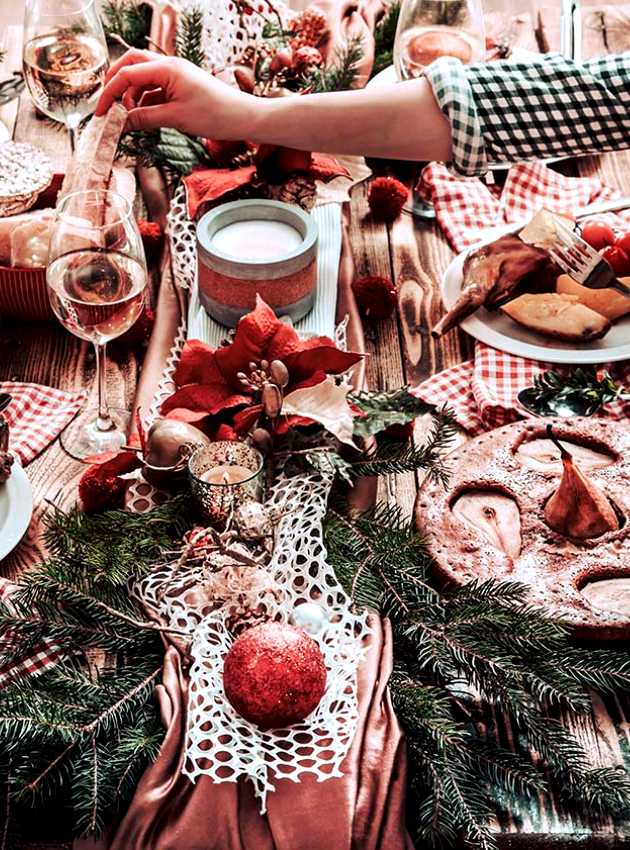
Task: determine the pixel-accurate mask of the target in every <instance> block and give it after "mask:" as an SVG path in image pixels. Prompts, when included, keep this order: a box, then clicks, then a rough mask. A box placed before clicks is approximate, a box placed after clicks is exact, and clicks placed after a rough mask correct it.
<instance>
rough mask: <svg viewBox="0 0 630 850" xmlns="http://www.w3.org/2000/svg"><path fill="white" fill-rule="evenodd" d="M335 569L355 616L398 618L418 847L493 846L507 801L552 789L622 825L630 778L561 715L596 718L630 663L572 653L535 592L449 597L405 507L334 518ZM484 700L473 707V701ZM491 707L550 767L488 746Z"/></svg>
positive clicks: (493, 590)
mask: <svg viewBox="0 0 630 850" xmlns="http://www.w3.org/2000/svg"><path fill="white" fill-rule="evenodd" d="M326 542H327V547H328V553H329V558H330V559H331V561H332V563H333V565H334V566H335V569H336V572H337V575H338V578H339V579H340V581H341V582H342V583H343V584H344V586H345V587H346V588H347V590H348V592H349V593H350V594H351V596H352V597H353V598H354V599H355V601H356V602H357V604H361V605H370V606H372V607H375V608H377V609H378V610H380V611H381V612H382V613H383V614H384V615H387V616H388V617H389V618H390V621H391V623H392V629H393V635H394V658H395V660H396V665H395V669H394V673H393V675H392V678H391V680H390V688H391V692H392V697H393V701H394V705H395V707H396V711H397V714H398V716H399V718H400V720H401V722H402V724H403V726H404V728H405V733H406V737H407V744H408V751H409V758H410V773H411V779H410V785H409V793H410V795H411V801H410V806H409V812H410V826H411V828H412V830H413V833H414V838H415V841H416V846H418V847H420V846H426V845H427V844H429V845H431V846H439V845H446V846H453V845H454V844H456V843H457V842H458V841H459V840H463V842H464V844H465V845H466V846H471V847H478V848H479V847H480V848H492V847H493V846H494V838H493V835H492V832H491V830H490V827H489V819H490V813H491V812H492V811H494V808H493V805H494V802H495V796H496V795H498V794H500V793H501V792H502V791H507V792H509V793H510V794H514V793H517V794H521V795H524V796H535V795H537V794H540V793H542V792H544V791H546V790H547V784H548V779H547V776H550V777H551V778H552V783H553V786H554V790H555V791H556V792H557V794H558V796H559V797H560V799H561V800H562V801H563V803H564V804H565V805H572V806H573V808H577V809H578V810H579V811H580V812H582V814H585V815H589V814H590V815H593V814H602V813H605V814H606V815H608V816H610V815H612V816H621V815H623V814H625V813H626V811H627V809H628V803H629V801H630V782H629V781H628V777H627V775H626V774H625V772H624V771H623V770H621V769H619V768H605V769H593V768H592V767H591V766H590V764H589V761H588V758H587V755H586V753H585V752H584V750H583V748H582V747H581V745H580V744H579V742H578V741H577V740H576V739H575V738H574V737H573V736H572V735H571V733H570V732H569V731H568V730H567V728H566V727H565V726H564V725H563V724H562V723H561V722H560V721H559V720H558V719H557V718H556V717H555V716H554V715H553V712H554V711H557V710H558V709H562V711H564V712H566V713H567V714H568V715H577V714H585V713H587V712H588V711H589V710H590V700H589V695H588V692H587V690H586V689H587V688H588V687H592V686H593V685H596V683H597V682H600V683H601V685H602V689H603V690H604V691H609V690H611V689H617V690H619V689H624V690H630V680H629V679H628V676H629V674H630V661H629V660H628V658H627V656H625V655H624V654H623V653H620V652H615V651H609V650H598V651H597V652H596V656H597V657H596V659H595V660H593V652H592V650H590V649H589V650H582V649H579V648H577V647H575V646H572V645H571V644H570V643H569V641H568V638H567V633H566V630H565V628H564V626H563V625H562V624H561V623H558V622H556V621H554V620H553V619H551V618H549V617H548V616H546V615H544V614H542V613H540V612H539V611H536V610H534V609H532V608H531V607H530V606H529V605H528V603H527V599H526V595H527V588H526V587H524V586H523V585H519V584H515V583H510V582H501V583H498V582H496V581H489V582H482V583H480V582H471V583H470V584H468V585H466V586H465V587H463V588H461V589H458V590H451V591H448V592H447V591H438V590H437V589H436V588H435V586H434V584H433V582H432V580H431V560H430V558H429V556H428V554H427V552H426V550H425V548H424V545H423V543H422V540H421V538H420V536H419V535H418V534H417V532H416V531H415V529H414V528H413V526H412V524H411V523H410V522H409V521H407V520H406V519H405V518H404V517H402V516H401V514H400V512H399V511H398V509H396V508H392V507H387V506H380V507H377V508H376V509H375V510H373V511H371V512H369V513H368V514H364V515H360V516H349V515H347V514H342V513H339V512H337V511H331V512H330V514H329V516H328V520H327V525H326ZM473 694H474V695H475V696H474V698H473ZM479 698H481V699H482V700H483V701H485V703H487V704H491V705H495V706H497V707H498V708H499V709H500V710H502V711H503V712H505V713H506V714H507V715H508V716H509V717H510V718H511V723H512V725H513V728H514V729H515V730H517V732H518V733H519V734H520V736H521V737H522V739H523V741H525V742H527V743H528V744H529V745H530V747H531V748H532V749H534V750H535V751H536V752H537V753H538V754H539V755H540V757H541V759H542V764H536V763H534V762H533V761H532V760H531V759H530V758H529V757H528V756H527V754H526V753H521V752H518V751H517V752H513V751H511V750H508V749H505V748H504V747H503V746H501V745H500V744H499V742H497V741H494V740H491V739H487V738H484V737H480V736H479V735H478V734H477V733H476V732H475V731H474V726H473V724H472V723H471V719H474V718H475V717H476V716H477V715H478V714H479V709H480V704H479V702H478V700H479Z"/></svg>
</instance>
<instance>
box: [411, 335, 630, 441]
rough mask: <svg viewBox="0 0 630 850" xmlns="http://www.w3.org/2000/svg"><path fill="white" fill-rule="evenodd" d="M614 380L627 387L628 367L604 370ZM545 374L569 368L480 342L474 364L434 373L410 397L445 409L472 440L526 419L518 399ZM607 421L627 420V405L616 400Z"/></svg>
mask: <svg viewBox="0 0 630 850" xmlns="http://www.w3.org/2000/svg"><path fill="white" fill-rule="evenodd" d="M602 368H606V369H607V370H608V371H609V372H610V374H611V375H612V377H613V378H614V379H615V380H616V381H617V382H618V383H621V384H623V385H625V386H628V385H629V384H630V363H628V362H625V363H613V364H610V365H604V366H602ZM547 369H553V370H554V371H556V372H559V373H560V374H568V373H569V372H570V371H571V367H569V366H555V365H552V364H551V363H543V362H540V361H537V360H528V359H527V358H525V357H515V356H514V355H513V354H506V353H505V352H503V351H497V350H496V349H495V348H491V347H490V346H489V345H485V344H484V343H483V342H477V343H475V359H474V360H466V361H465V362H464V363H458V364H457V366H453V367H451V368H450V369H445V370H444V371H443V372H438V373H437V375H432V377H430V378H428V379H427V380H426V381H424V382H423V383H422V384H420V386H418V387H416V389H415V391H414V393H415V395H417V396H419V397H420V398H422V399H424V401H427V402H430V403H431V404H436V405H438V407H441V406H444V405H446V406H448V407H449V409H450V410H451V411H452V413H453V415H454V417H455V420H456V421H457V423H458V425H460V426H461V427H462V428H464V430H466V431H468V433H469V434H471V435H475V434H479V433H481V432H482V431H485V430H489V429H491V428H499V427H500V426H501V425H507V424H508V423H509V422H515V421H516V420H517V419H522V418H523V417H526V416H527V415H528V414H527V412H526V411H525V410H524V409H523V408H522V407H520V406H519V404H518V403H517V400H516V396H517V395H518V393H519V392H520V390H522V389H524V388H525V387H530V386H531V385H532V384H533V382H534V378H535V377H536V375H539V374H540V373H541V372H544V371H546V370H547ZM600 415H601V416H606V417H608V418H610V419H616V420H621V419H628V418H630V403H629V402H620V401H616V402H614V403H612V404H607V405H606V406H605V407H604V408H602V410H601V412H600Z"/></svg>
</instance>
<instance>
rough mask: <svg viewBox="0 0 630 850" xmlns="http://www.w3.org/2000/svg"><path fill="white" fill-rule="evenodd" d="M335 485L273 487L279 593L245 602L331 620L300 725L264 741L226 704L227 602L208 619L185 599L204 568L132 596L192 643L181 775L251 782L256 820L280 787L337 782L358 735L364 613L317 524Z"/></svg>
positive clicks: (284, 482)
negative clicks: (323, 677) (314, 696)
mask: <svg viewBox="0 0 630 850" xmlns="http://www.w3.org/2000/svg"><path fill="white" fill-rule="evenodd" d="M331 484H332V479H331V478H330V477H327V476H323V475H320V474H313V475H305V476H299V477H293V478H281V479H280V480H279V481H278V483H277V484H276V485H275V486H274V487H273V488H272V491H271V493H270V496H269V499H268V500H267V504H268V505H269V506H270V507H271V508H272V509H273V511H274V512H275V513H276V515H280V516H281V519H280V520H279V523H278V526H277V529H276V536H275V545H274V550H273V554H272V556H271V561H270V563H269V565H268V567H267V569H268V571H269V572H270V574H271V575H272V576H273V579H274V581H275V583H276V586H277V589H278V592H277V593H276V594H275V595H274V596H273V597H272V598H270V596H269V594H265V595H264V596H262V597H261V598H260V601H259V600H258V599H256V600H254V601H253V602H252V603H251V604H252V608H255V609H256V610H257V611H258V610H259V608H260V607H264V608H265V610H266V613H267V614H268V616H269V617H270V618H273V619H276V620H279V621H282V622H288V621H289V618H290V616H291V612H292V611H293V609H294V607H295V605H297V604H298V603H300V602H307V601H308V602H316V603H317V604H319V605H321V606H322V607H323V608H324V610H325V611H326V613H327V615H328V618H329V621H328V624H327V625H326V626H325V627H324V629H323V630H322V631H321V632H320V633H319V634H318V635H316V636H315V638H314V639H315V640H316V641H317V642H318V644H319V647H320V649H321V651H322V654H323V656H324V660H325V664H326V670H327V686H326V692H325V694H324V696H323V698H322V700H321V702H320V703H319V705H318V707H317V708H316V709H315V711H314V712H313V713H312V714H311V715H310V716H309V717H307V718H306V719H305V720H304V721H303V722H301V723H297V724H295V725H293V726H291V727H288V728H286V729H274V730H270V731H266V732H263V731H261V730H260V729H259V728H258V727H257V726H255V725H254V724H252V723H249V722H248V721H246V720H244V719H243V718H242V717H241V716H240V715H239V714H237V712H236V711H235V710H234V709H233V708H232V706H231V705H230V703H229V702H228V701H227V699H226V697H225V693H224V689H223V659H224V657H225V655H226V654H227V652H228V651H229V648H230V646H231V644H232V641H233V638H232V636H231V635H230V632H229V631H228V629H227V628H226V627H225V620H226V617H227V616H228V615H229V609H230V604H231V603H229V602H228V603H227V604H225V605H224V606H223V607H221V608H218V609H216V610H214V611H211V612H210V613H208V611H207V609H208V604H207V599H205V597H204V595H203V593H199V592H194V593H190V592H188V593H187V592H186V591H187V590H189V589H190V587H191V586H197V587H199V586H201V587H203V584H204V582H205V581H207V580H208V576H206V575H204V572H203V567H202V566H195V567H192V568H190V567H188V568H185V569H183V570H182V569H181V568H180V569H178V570H177V573H176V575H175V574H174V570H175V569H177V568H175V567H173V566H172V565H168V566H167V567H164V568H160V569H158V570H156V571H155V572H153V573H152V574H151V575H149V576H148V577H147V578H145V579H143V580H142V582H141V584H140V585H139V587H138V588H137V589H136V592H137V593H138V595H139V596H140V597H141V599H142V600H143V602H144V603H145V604H146V605H148V606H149V607H150V608H151V609H153V610H154V611H159V613H160V615H161V618H162V619H163V620H164V621H165V622H166V623H167V624H168V625H169V626H171V627H173V628H176V629H178V630H181V631H184V632H185V633H186V634H188V635H189V636H190V638H191V641H192V644H191V655H192V659H193V661H192V665H191V667H190V671H189V676H190V686H189V692H188V734H187V740H186V758H185V760H184V766H183V772H184V774H185V775H186V776H188V777H189V778H190V779H191V780H192V781H193V782H194V781H195V780H196V779H197V778H198V777H199V776H209V777H210V778H211V779H212V781H213V782H217V783H219V782H236V781H237V780H238V779H241V778H243V777H246V778H249V779H251V781H252V782H253V784H254V789H255V793H256V796H257V798H258V800H259V803H260V808H261V811H262V812H264V811H266V799H267V794H268V793H269V792H272V791H273V790H274V788H275V785H276V783H277V782H278V781H279V780H291V781H292V782H299V781H300V779H301V777H302V776H303V775H304V774H313V775H315V776H316V777H317V780H318V781H320V782H322V781H324V780H326V779H330V778H332V777H339V776H341V775H342V772H341V764H342V762H343V760H344V758H345V756H346V754H347V752H348V750H349V748H350V746H351V744H352V740H353V738H354V735H355V732H356V727H357V720H358V708H357V667H358V664H359V663H360V661H361V660H362V658H363V656H364V647H365V640H366V638H367V635H368V634H369V629H368V626H367V614H366V613H365V612H363V613H361V614H357V613H355V612H354V611H353V609H352V607H351V603H350V599H349V597H348V596H347V595H346V593H345V592H344V590H343V588H342V587H341V586H340V585H339V583H338V582H337V578H336V576H335V573H334V570H333V569H332V567H331V566H330V565H329V564H328V561H327V556H326V548H325V546H324V541H323V529H322V522H323V519H324V516H325V514H326V506H327V502H328V496H329V492H330V487H331ZM166 586H168V594H167V595H164V594H163V589H164V587H166ZM178 589H180V590H179V592H178Z"/></svg>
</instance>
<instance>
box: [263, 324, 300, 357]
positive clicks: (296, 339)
mask: <svg viewBox="0 0 630 850" xmlns="http://www.w3.org/2000/svg"><path fill="white" fill-rule="evenodd" d="M303 344H304V343H303V341H302V340H301V339H300V336H299V334H298V332H297V331H296V330H295V328H294V327H293V325H288V324H286V322H278V329H277V330H276V332H275V334H274V335H273V338H272V339H271V340H270V341H269V343H268V345H267V351H266V354H265V356H266V358H267V360H269V361H271V360H282V361H284V358H285V357H286V356H287V355H288V354H292V353H293V352H294V351H301V350H302V345H303Z"/></svg>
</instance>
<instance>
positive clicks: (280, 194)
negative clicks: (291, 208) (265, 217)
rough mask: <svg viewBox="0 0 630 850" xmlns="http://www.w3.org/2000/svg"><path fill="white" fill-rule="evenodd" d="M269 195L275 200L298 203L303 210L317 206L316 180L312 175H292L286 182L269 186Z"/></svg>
mask: <svg viewBox="0 0 630 850" xmlns="http://www.w3.org/2000/svg"><path fill="white" fill-rule="evenodd" d="M269 190H270V191H269V195H270V197H271V198H272V199H273V200H275V201H282V202H283V203H285V204H297V205H298V206H299V207H302V209H303V210H310V209H312V208H313V207H314V206H315V181H314V180H312V179H311V178H310V177H304V176H299V177H291V178H290V179H289V180H287V181H286V182H285V183H280V184H279V185H278V186H270V187H269Z"/></svg>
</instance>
